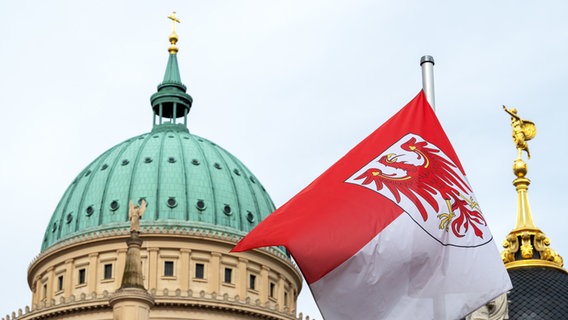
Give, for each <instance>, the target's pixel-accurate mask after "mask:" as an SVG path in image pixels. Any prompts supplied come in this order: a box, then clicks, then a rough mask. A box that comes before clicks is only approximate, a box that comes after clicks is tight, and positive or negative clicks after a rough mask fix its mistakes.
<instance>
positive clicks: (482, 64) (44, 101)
mask: <svg viewBox="0 0 568 320" xmlns="http://www.w3.org/2000/svg"><path fill="white" fill-rule="evenodd" d="M173 10H176V11H177V13H178V16H179V17H180V19H181V21H182V23H181V24H180V25H179V26H178V34H179V37H180V41H179V48H180V51H179V54H178V61H179V64H180V71H181V75H182V80H183V82H184V83H185V84H186V85H187V86H188V93H189V94H191V96H192V97H193V99H194V104H193V108H192V110H191V112H190V116H189V129H190V131H191V132H192V133H194V134H197V135H200V136H203V137H205V138H208V139H210V140H212V141H215V142H216V143H217V144H219V145H221V146H222V147H224V148H225V149H227V150H229V151H230V152H231V153H233V154H234V155H235V156H237V157H238V158H239V159H240V160H242V161H243V163H244V164H245V165H247V166H248V167H249V168H250V169H251V170H252V172H254V173H255V175H256V176H257V177H258V178H259V180H261V181H262V183H263V184H264V186H265V187H266V189H267V191H268V192H269V193H270V194H271V196H272V199H273V200H274V202H275V204H276V205H277V206H280V205H281V204H283V203H284V202H285V201H286V200H288V199H289V198H290V197H292V196H293V195H294V194H296V193H297V192H298V191H300V190H301V189H302V188H303V187H304V186H306V185H307V184H308V183H309V182H310V181H312V180H313V179H314V178H316V177H317V176H318V175H319V174H320V173H321V172H323V171H324V170H325V169H326V168H327V167H329V166H330V165H331V164H333V163H334V162H335V161H336V160H337V159H339V158H340V157H341V156H342V155H343V154H345V153H346V152H347V151H348V150H349V149H350V148H351V147H352V146H354V145H355V144H356V143H357V142H359V141H360V140H361V139H363V138H364V137H365V136H367V135H368V134H369V133H371V132H372V131H373V130H374V129H375V128H377V127H378V126H379V125H380V124H381V123H383V122H384V121H385V120H387V119H388V118H389V117H390V116H391V115H393V114H394V113H395V112H396V111H397V110H398V109H399V108H401V107H402V106H403V105H405V104H406V103H407V102H408V101H409V100H410V99H412V98H413V97H414V96H415V95H416V93H418V91H419V90H420V89H421V70H420V66H419V60H420V57H421V56H423V55H425V54H429V55H432V56H434V59H435V60H436V66H435V67H434V75H435V89H436V105H437V110H436V111H437V115H438V117H439V118H440V121H441V122H442V125H443V126H444V128H445V130H446V133H447V134H448V136H449V138H450V140H451V141H452V143H453V145H454V148H455V149H456V151H457V153H458V156H459V157H460V159H461V161H462V164H463V166H464V168H465V170H466V172H467V174H468V178H469V180H470V183H471V184H472V186H473V188H474V190H475V192H476V194H477V198H478V201H479V203H480V204H481V208H482V209H483V211H484V214H485V217H486V219H487V220H488V223H489V226H490V227H491V229H492V232H493V235H494V237H495V240H496V243H497V245H498V246H499V247H500V245H501V241H502V240H503V239H504V238H505V236H506V235H507V233H508V232H509V231H510V230H511V229H512V228H514V226H515V210H516V192H515V190H514V187H513V186H512V185H511V181H512V180H513V179H514V176H513V174H512V171H511V165H512V163H513V160H514V159H515V157H516V151H515V148H514V145H513V142H512V140H511V128H510V126H509V124H510V118H509V116H508V115H507V114H505V113H504V112H503V110H502V107H501V105H503V104H505V105H507V106H514V107H517V108H518V109H519V114H520V115H521V116H522V117H523V118H525V119H528V120H532V121H533V122H535V123H536V125H537V128H538V133H537V136H536V138H535V139H534V140H532V141H531V142H530V149H531V153H532V158H531V160H530V161H529V162H528V165H529V173H528V177H529V178H530V179H531V180H532V184H531V186H530V191H529V197H530V201H531V205H532V211H533V215H534V221H535V224H536V226H537V227H539V228H541V229H542V230H543V231H544V232H545V233H546V234H547V235H548V236H549V237H550V239H551V240H552V244H551V247H552V248H553V249H555V250H556V251H557V252H559V253H560V254H561V255H563V256H564V258H565V259H566V258H567V257H568V236H567V235H566V230H565V228H566V221H567V218H566V215H567V214H568V212H567V210H566V206H565V204H564V202H563V200H562V199H565V198H566V194H565V189H566V187H565V182H566V180H567V178H568V177H567V173H566V172H567V171H566V169H565V162H566V157H567V156H568V151H566V147H565V146H564V145H565V144H566V143H565V137H564V136H562V135H560V133H561V132H564V131H565V130H566V129H565V126H566V121H567V120H566V119H567V118H568V111H567V110H568V106H566V102H565V101H566V99H565V97H564V94H565V92H566V87H567V80H566V77H567V75H568V63H567V62H566V59H567V57H568V19H566V14H567V12H568V2H566V1H547V2H546V4H543V3H542V2H535V1H512V0H511V1H470V2H464V1H388V2H387V1H376V0H369V1H329V0H325V1H324V0H321V1H316V0H312V1H291V0H286V1H262V0H258V1H199V2H198V1H187V0H185V1H153V2H151V3H150V2H149V1H147V2H146V1H90V2H86V1H81V2H79V1H2V2H0V41H1V42H0V108H1V111H2V125H0V136H1V137H2V139H1V140H0V146H1V149H0V150H1V156H0V177H1V178H0V200H1V203H2V207H3V210H2V218H1V219H2V222H1V225H2V232H1V233H0V246H1V249H2V250H1V255H2V263H0V283H1V284H2V288H3V290H0V301H1V302H0V315H1V316H4V315H5V314H8V313H11V312H12V311H17V309H18V308H22V309H23V308H24V306H26V305H29V304H30V303H31V293H30V290H29V288H28V285H27V279H26V277H27V267H28V264H29V263H30V261H32V259H33V258H34V257H35V256H36V255H37V254H38V253H39V250H40V245H41V239H42V237H43V233H44V231H45V228H46V226H47V224H48V222H49V219H50V217H51V214H52V213H53V211H54V210H55V207H56V205H57V203H58V202H59V199H60V198H61V196H62V195H63V192H64V191H65V189H66V188H67V186H68V185H69V184H70V183H71V181H72V180H73V179H74V177H75V176H76V175H77V174H78V173H79V172H80V171H81V170H82V169H83V168H84V167H86V166H87V165H88V164H89V163H90V162H91V161H92V160H94V159H95V158H96V157H97V156H98V155H100V154H101V153H103V152H104V151H105V150H107V149H109V148H111V147H112V146H114V145H116V144H118V143H120V142H122V141H124V140H126V139H128V138H130V137H133V136H136V135H139V134H142V133H145V132H148V131H150V130H151V124H152V112H151V108H150V104H149V98H150V95H151V94H152V93H153V92H155V90H156V85H157V84H158V83H159V82H160V81H161V80H162V77H163V73H164V70H165V66H166V61H167V56H168V52H167V47H168V41H167V37H168V35H169V33H170V31H171V23H170V21H169V20H167V19H166V16H167V15H168V14H170V13H171V11H173ZM499 250H501V248H499ZM303 294H304V295H303V296H302V298H301V300H300V302H299V308H298V309H299V311H303V312H304V313H307V314H310V316H312V317H313V316H316V317H317V318H318V319H321V316H319V314H318V313H317V311H316V309H315V307H314V304H313V302H311V298H310V297H309V290H307V288H305V289H304V292H303Z"/></svg>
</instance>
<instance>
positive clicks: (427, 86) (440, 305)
mask: <svg viewBox="0 0 568 320" xmlns="http://www.w3.org/2000/svg"><path fill="white" fill-rule="evenodd" d="M420 67H422V90H424V94H425V95H426V100H428V103H429V104H430V106H431V107H432V109H434V112H435V111H436V101H435V99H434V57H432V56H428V55H426V56H422V58H420ZM432 304H433V306H432V307H433V308H434V310H433V311H434V317H435V319H443V318H445V314H446V301H445V300H444V299H440V298H438V297H434V299H433V301H432Z"/></svg>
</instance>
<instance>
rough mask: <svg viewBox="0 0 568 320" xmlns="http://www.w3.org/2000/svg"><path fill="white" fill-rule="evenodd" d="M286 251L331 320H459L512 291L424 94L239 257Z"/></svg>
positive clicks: (274, 219)
mask: <svg viewBox="0 0 568 320" xmlns="http://www.w3.org/2000/svg"><path fill="white" fill-rule="evenodd" d="M277 245H283V246H285V247H286V248H287V249H288V250H289V251H290V252H291V254H292V256H293V257H294V259H295V260H296V262H297V263H298V265H299V267H300V269H301V270H302V273H303V274H304V276H305V278H306V280H307V282H308V284H309V286H310V288H311V291H312V293H313V295H314V298H315V300H316V302H317V304H318V306H319V308H320V310H321V312H322V314H323V316H324V317H325V319H326V320H334V319H358V320H362V319H373V320H375V319H401V320H407V319H436V320H440V319H460V318H462V317H464V316H465V315H466V314H468V313H470V312H472V311H474V310H475V309H477V308H479V307H480V306H481V305H483V304H485V303H486V302H488V301H490V300H491V299H493V298H495V297H497V296H499V295H500V294H502V293H504V292H506V291H508V290H510V289H511V287H512V285H511V281H510V279H509V276H508V274H507V271H506V269H505V267H504V265H503V262H502V261H501V258H500V256H499V253H498V251H497V246H496V245H495V243H494V242H493V237H492V235H491V232H490V231H489V229H488V227H487V223H486V221H485V219H484V217H483V215H482V213H481V209H480V208H479V205H478V203H477V201H476V199H475V195H474V194H473V192H472V189H471V187H470V185H469V183H468V181H467V179H466V177H465V172H464V170H463V168H462V166H461V164H460V162H459V160H458V157H457V155H456V153H455V151H454V149H453V148H452V146H451V144H450V142H449V140H448V138H447V137H446V135H445V133H444V131H443V129H442V127H441V125H440V123H439V121H438V119H437V118H436V115H435V114H434V112H433V110H432V108H431V107H430V105H429V104H428V102H427V101H426V97H425V96H424V93H423V92H422V91H421V92H420V93H419V94H418V95H417V96H416V97H415V98H414V99H413V100H412V101H411V102H410V103H408V104H407V105H406V106H405V107H404V108H403V109H402V110H400V111H399V112H398V113H397V114H395V115H394V116H393V117H392V118H391V119H389V120H388V121H387V122H385V123H384V124H383V125H382V126H381V127H380V128H378V129H377V130H376V131H375V132H373V133H372V134H371V135H370V136H368V137H367V138H365V140H363V141H362V142H360V143H359V144H358V145H357V146H356V147H355V148H353V149H352V150H351V151H350V152H349V153H347V154H346V155H345V156H344V157H343V158H341V159H340V160H339V161H338V162H337V163H335V164H334V165H333V166H332V167H330V168H329V169H328V170H326V171H325V172H324V173H323V174H322V175H321V176H319V177H318V178H317V179H316V180H314V181H313V182H312V183H311V184H310V185H308V186H307V187H306V188H305V189H304V190H302V191H301V192H300V193H298V194H297V195H296V196H295V197H293V198H292V199H290V200H289V201H288V202H287V203H286V204H284V205H283V206H282V207H280V208H279V209H277V210H276V211H275V212H274V213H272V214H271V215H270V216H268V217H267V218H266V219H265V220H264V221H262V222H261V223H260V224H259V225H258V226H257V227H256V228H255V229H253V230H252V231H251V232H250V233H249V234H248V235H247V236H246V237H244V238H243V239H242V240H241V241H240V242H239V243H238V244H237V245H236V246H235V248H234V249H233V250H232V251H244V250H249V249H254V248H258V247H264V246H277Z"/></svg>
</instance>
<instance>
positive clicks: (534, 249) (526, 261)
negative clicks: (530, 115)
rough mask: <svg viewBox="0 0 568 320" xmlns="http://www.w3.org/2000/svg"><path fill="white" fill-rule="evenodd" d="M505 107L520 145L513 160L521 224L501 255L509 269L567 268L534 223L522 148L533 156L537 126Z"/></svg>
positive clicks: (515, 140)
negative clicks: (532, 144)
mask: <svg viewBox="0 0 568 320" xmlns="http://www.w3.org/2000/svg"><path fill="white" fill-rule="evenodd" d="M503 109H504V110H505V112H507V113H508V114H509V115H510V116H511V127H512V129H513V142H514V143H515V146H516V148H517V159H515V161H514V162H513V173H514V174H515V176H516V178H515V180H513V185H514V186H515V189H516V190H517V225H516V227H515V229H513V230H512V231H511V232H510V233H509V234H508V235H507V238H506V239H505V240H504V241H503V247H504V248H505V250H504V251H503V252H502V253H501V257H502V258H503V262H504V263H505V266H506V267H507V269H512V268H519V267H530V266H541V267H553V268H558V269H561V270H564V271H566V270H565V269H564V268H562V266H563V261H562V257H561V256H560V255H559V254H557V253H556V252H555V251H554V250H552V249H551V248H550V247H549V246H550V239H549V238H548V237H547V236H546V235H545V234H544V233H543V232H542V231H541V230H540V229H539V228H537V227H536V226H535V225H534V222H533V218H532V213H531V207H530V204H529V196H528V189H529V184H530V183H531V181H530V180H529V179H528V178H527V177H526V175H527V172H528V167H527V164H526V162H525V161H523V158H522V151H523V150H524V151H526V152H527V157H528V158H529V159H530V152H529V147H528V143H527V141H528V140H531V139H532V138H534V137H535V135H536V126H535V124H534V123H533V122H531V121H528V120H524V119H521V117H519V116H518V115H517V109H515V108H511V109H507V108H506V107H505V106H503Z"/></svg>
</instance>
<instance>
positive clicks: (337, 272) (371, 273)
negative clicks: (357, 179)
mask: <svg viewBox="0 0 568 320" xmlns="http://www.w3.org/2000/svg"><path fill="white" fill-rule="evenodd" d="M310 287H311V289H312V292H313V294H314V297H315V299H316V301H317V303H318V305H319V307H320V309H321V310H322V312H323V316H324V317H325V319H326V320H336V319H337V320H339V319H357V320H364V319H369V320H371V319H372V320H376V319H400V320H408V319H436V320H442V319H458V317H461V316H464V315H465V314H467V313H469V312H471V311H473V310H474V309H476V308H477V307H479V306H481V305H482V304H484V303H486V302H487V301H489V300H491V299H493V298H495V297H496V296H498V295H499V294H501V293H502V292H506V291H507V290H509V289H510V281H509V278H508V275H507V272H506V270H505V268H504V265H503V263H502V261H501V259H500V257H499V253H498V251H497V247H496V246H495V244H494V243H493V241H491V242H490V243H488V244H487V245H484V246H481V247H477V248H457V247H442V246H441V245H440V243H438V242H436V241H435V240H433V239H432V238H431V237H430V236H429V235H427V234H426V233H425V232H424V231H423V230H422V229H420V228H419V227H418V225H417V224H416V223H415V222H414V221H412V220H411V219H410V218H409V217H408V215H406V214H402V215H401V216H400V217H399V218H398V219H397V220H395V221H393V223H391V224H390V225H389V226H388V227H387V228H385V229H384V230H383V231H382V232H381V233H380V234H379V235H377V236H376V237H375V238H373V239H372V240H371V241H370V242H369V243H368V244H367V245H365V247H363V248H362V249H361V250H360V251H359V252H357V253H356V254H355V255H354V256H353V257H351V258H350V259H349V260H347V261H346V262H344V263H343V264H342V265H340V266H339V267H337V268H336V269H334V270H333V271H331V272H330V273H328V274H327V275H325V276H324V277H323V278H321V279H320V280H318V281H316V282H314V283H312V284H311V285H310Z"/></svg>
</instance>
